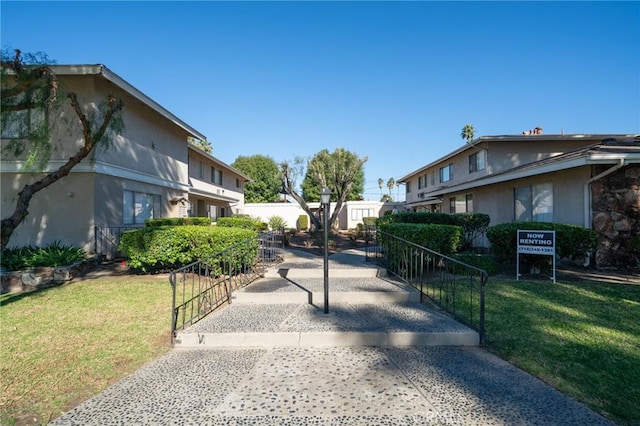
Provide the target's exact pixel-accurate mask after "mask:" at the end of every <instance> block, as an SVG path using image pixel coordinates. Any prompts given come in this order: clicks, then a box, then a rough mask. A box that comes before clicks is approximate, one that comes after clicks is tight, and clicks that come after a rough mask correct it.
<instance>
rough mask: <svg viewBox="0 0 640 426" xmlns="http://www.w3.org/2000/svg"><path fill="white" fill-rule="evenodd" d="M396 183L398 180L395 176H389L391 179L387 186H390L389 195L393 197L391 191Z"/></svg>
mask: <svg viewBox="0 0 640 426" xmlns="http://www.w3.org/2000/svg"><path fill="white" fill-rule="evenodd" d="M395 184H396V180H395V179H394V178H389V180H388V181H387V188H389V197H391V191H392V190H393V185H395ZM391 198H393V197H391Z"/></svg>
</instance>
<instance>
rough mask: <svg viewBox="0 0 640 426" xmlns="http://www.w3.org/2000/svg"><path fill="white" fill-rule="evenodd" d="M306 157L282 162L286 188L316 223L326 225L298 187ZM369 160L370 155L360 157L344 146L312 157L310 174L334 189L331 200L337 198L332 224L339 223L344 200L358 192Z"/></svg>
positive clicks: (309, 166) (319, 225) (315, 180)
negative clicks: (299, 191) (336, 221)
mask: <svg viewBox="0 0 640 426" xmlns="http://www.w3.org/2000/svg"><path fill="white" fill-rule="evenodd" d="M303 161H304V160H303V159H301V158H299V157H298V158H296V159H295V161H294V162H286V161H285V162H283V163H282V164H281V165H280V171H281V178H282V182H283V189H284V190H285V192H287V194H289V195H291V197H293V199H294V200H296V201H297V202H298V203H299V204H300V207H302V209H303V210H304V211H305V212H306V213H307V214H308V215H309V217H310V218H311V221H312V223H313V225H314V227H315V228H316V229H320V228H322V224H321V223H320V218H319V217H318V216H316V215H315V214H314V213H313V212H312V211H311V209H310V208H309V206H308V205H307V202H306V200H305V199H304V198H303V197H302V196H301V195H300V194H299V193H298V192H297V191H296V189H295V187H296V181H297V179H298V178H299V177H300V176H302V171H303V169H304V166H303ZM366 161H367V157H362V158H360V157H358V156H357V155H356V154H354V153H351V152H349V151H347V150H345V149H343V148H336V150H335V151H334V152H333V153H329V151H328V150H326V149H324V150H322V151H320V152H318V153H317V154H316V155H315V156H314V157H313V158H312V159H311V160H310V161H308V163H307V175H308V176H311V179H313V180H314V182H315V183H316V184H317V185H318V186H319V187H320V188H325V187H326V188H329V189H330V190H331V191H332V195H331V200H332V201H334V202H335V208H334V210H333V213H332V214H331V217H330V218H329V219H328V222H329V227H332V226H333V224H334V223H335V220H336V218H337V217H338V213H339V212H340V209H341V208H342V204H344V202H345V201H346V200H347V199H348V197H349V196H350V195H351V194H352V192H354V193H355V192H356V191H354V190H353V189H354V183H355V182H356V181H357V180H358V179H360V176H362V180H363V182H364V171H363V165H364V163H365V162H366ZM357 195H359V194H357Z"/></svg>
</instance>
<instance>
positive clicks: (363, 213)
mask: <svg viewBox="0 0 640 426" xmlns="http://www.w3.org/2000/svg"><path fill="white" fill-rule="evenodd" d="M363 217H373V209H351V220H362V218H363Z"/></svg>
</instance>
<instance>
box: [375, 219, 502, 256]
mask: <svg viewBox="0 0 640 426" xmlns="http://www.w3.org/2000/svg"><path fill="white" fill-rule="evenodd" d="M490 220H491V218H490V217H489V215H487V214H483V213H456V214H449V213H438V212H402V213H397V214H394V215H388V216H384V217H381V218H378V220H377V222H376V223H377V225H378V226H380V225H384V224H386V223H415V224H427V223H429V224H435V225H454V226H461V227H462V229H463V232H464V246H465V247H466V248H470V247H472V246H473V242H474V240H475V239H476V238H477V237H478V236H480V235H483V234H484V233H485V232H486V230H487V227H488V226H489V222H490Z"/></svg>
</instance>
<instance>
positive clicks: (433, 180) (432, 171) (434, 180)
mask: <svg viewBox="0 0 640 426" xmlns="http://www.w3.org/2000/svg"><path fill="white" fill-rule="evenodd" d="M435 184H436V171H435V170H431V185H435Z"/></svg>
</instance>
